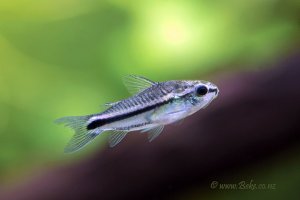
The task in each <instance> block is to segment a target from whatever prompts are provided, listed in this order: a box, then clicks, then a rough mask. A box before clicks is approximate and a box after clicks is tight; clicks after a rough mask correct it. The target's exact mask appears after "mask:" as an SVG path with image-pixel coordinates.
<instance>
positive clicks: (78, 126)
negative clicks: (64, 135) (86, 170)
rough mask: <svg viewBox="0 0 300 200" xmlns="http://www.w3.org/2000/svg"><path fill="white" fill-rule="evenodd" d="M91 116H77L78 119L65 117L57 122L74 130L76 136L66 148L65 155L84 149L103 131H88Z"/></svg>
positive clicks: (56, 121)
mask: <svg viewBox="0 0 300 200" xmlns="http://www.w3.org/2000/svg"><path fill="white" fill-rule="evenodd" d="M88 119H89V116H77V117H63V118H60V119H57V120H55V123H57V124H65V126H68V127H70V128H72V129H74V131H75V134H74V136H73V137H72V138H71V140H70V141H69V143H68V144H67V146H66V147H65V153H73V152H75V151H78V150H80V149H82V148H83V147H84V146H85V145H87V144H88V143H90V142H91V141H92V140H93V139H94V138H95V137H96V136H98V135H99V134H100V133H101V132H102V130H100V129H98V128H97V129H93V130H87V128H86V127H87V121H88Z"/></svg>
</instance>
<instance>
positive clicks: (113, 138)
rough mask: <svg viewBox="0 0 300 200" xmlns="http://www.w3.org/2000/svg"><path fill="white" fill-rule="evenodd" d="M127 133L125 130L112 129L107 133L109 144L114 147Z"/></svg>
mask: <svg viewBox="0 0 300 200" xmlns="http://www.w3.org/2000/svg"><path fill="white" fill-rule="evenodd" d="M127 133H128V132H127V131H117V130H114V131H112V133H111V134H110V135H109V138H108V143H109V146H110V147H114V146H116V145H117V144H119V143H120V142H121V141H122V140H123V139H124V137H125V136H126V134H127Z"/></svg>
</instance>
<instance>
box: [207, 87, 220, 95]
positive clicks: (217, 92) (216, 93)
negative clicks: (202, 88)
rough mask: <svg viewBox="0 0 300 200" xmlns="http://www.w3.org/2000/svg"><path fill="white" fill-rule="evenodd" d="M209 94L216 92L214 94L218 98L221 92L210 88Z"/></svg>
mask: <svg viewBox="0 0 300 200" xmlns="http://www.w3.org/2000/svg"><path fill="white" fill-rule="evenodd" d="M208 92H209V93H211V92H214V93H215V95H216V97H217V96H218V94H219V90H218V88H209V90H208Z"/></svg>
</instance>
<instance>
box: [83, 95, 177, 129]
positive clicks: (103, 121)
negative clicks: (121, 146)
mask: <svg viewBox="0 0 300 200" xmlns="http://www.w3.org/2000/svg"><path fill="white" fill-rule="evenodd" d="M170 101H172V99H169V100H167V101H163V102H161V103H158V104H154V105H151V106H148V107H145V108H142V109H140V110H136V111H133V112H130V113H126V114H122V115H118V116H114V117H111V118H107V119H98V120H95V121H93V122H91V123H90V124H89V125H88V126H87V130H92V129H95V128H98V127H100V126H103V125H105V124H109V123H112V122H115V121H119V120H122V119H126V118H130V117H133V116H135V115H138V114H141V113H144V112H147V111H150V110H152V109H154V108H156V107H158V106H162V105H164V104H168V103H169V102H170Z"/></svg>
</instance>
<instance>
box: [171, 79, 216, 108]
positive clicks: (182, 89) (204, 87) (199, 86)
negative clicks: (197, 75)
mask: <svg viewBox="0 0 300 200" xmlns="http://www.w3.org/2000/svg"><path fill="white" fill-rule="evenodd" d="M175 91H177V95H178V96H179V97H183V98H186V100H188V101H190V103H191V104H192V105H193V107H194V109H195V110H199V109H201V108H204V107H206V106H207V105H209V104H210V103H211V102H212V101H213V100H214V99H215V98H216V97H217V96H218V94H219V89H218V87H217V86H216V85H215V84H213V83H211V82H208V81H202V80H196V81H179V82H177V90H175Z"/></svg>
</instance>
